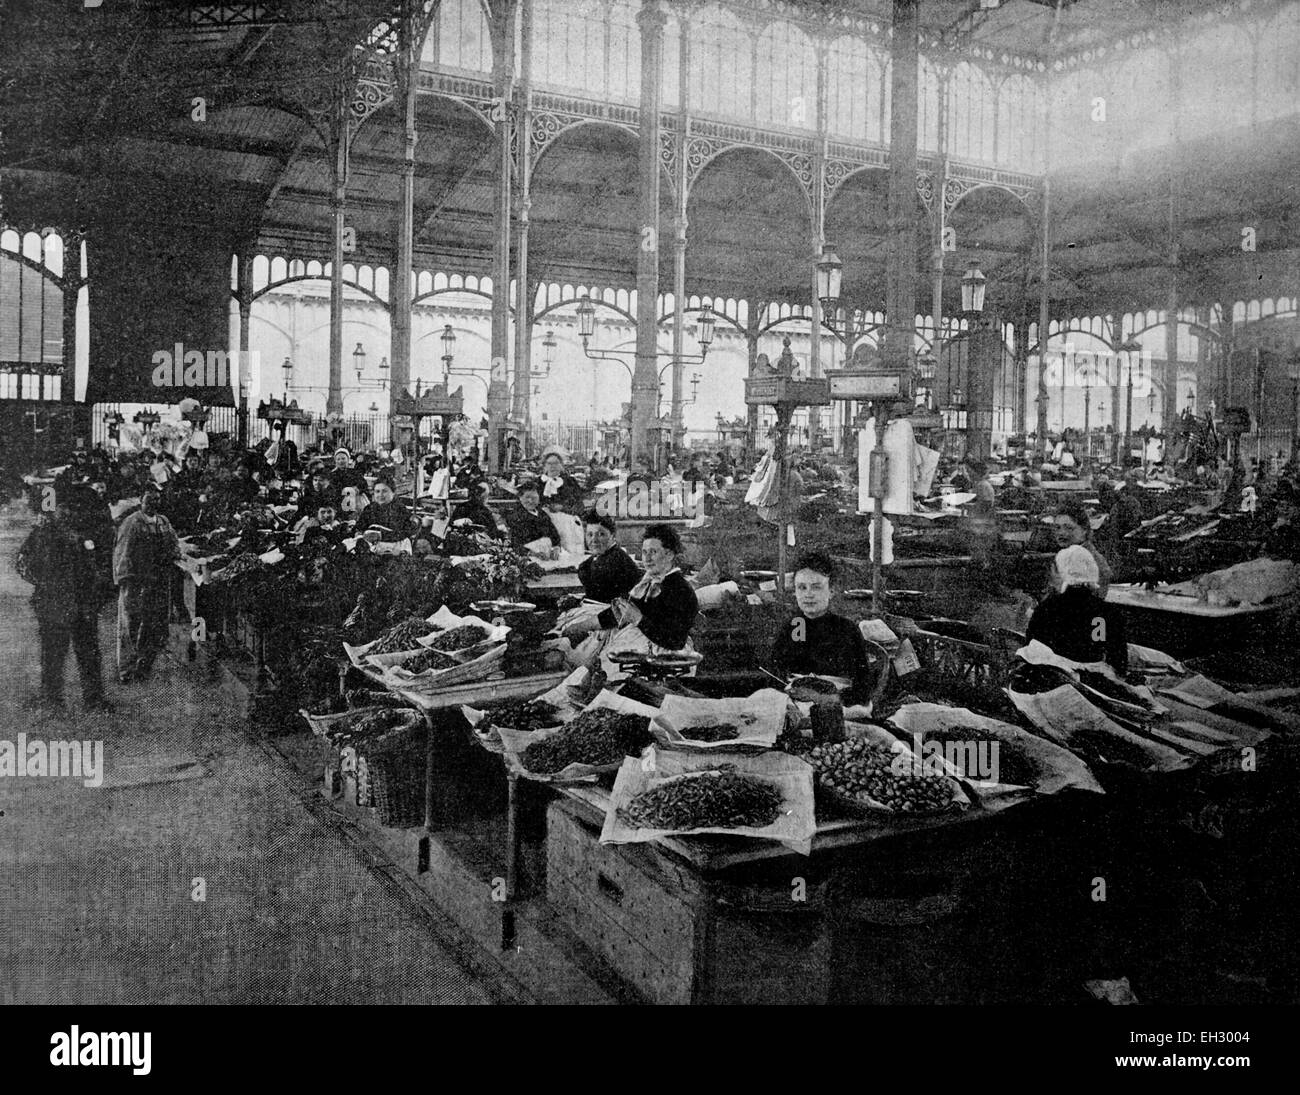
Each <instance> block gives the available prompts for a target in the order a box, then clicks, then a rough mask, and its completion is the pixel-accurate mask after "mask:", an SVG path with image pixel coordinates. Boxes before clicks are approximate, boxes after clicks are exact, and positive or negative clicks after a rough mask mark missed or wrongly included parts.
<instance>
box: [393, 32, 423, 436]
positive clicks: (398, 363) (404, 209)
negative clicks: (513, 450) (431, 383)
mask: <svg viewBox="0 0 1300 1095" xmlns="http://www.w3.org/2000/svg"><path fill="white" fill-rule="evenodd" d="M398 33H399V35H400V43H399V47H398V48H399V56H398V59H397V93H398V95H399V96H400V97H401V99H400V102H401V106H402V117H403V121H404V131H403V148H402V171H401V177H402V183H401V196H400V197H399V199H398V221H397V241H396V242H397V246H396V247H395V248H394V250H395V251H396V261H395V262H394V264H393V276H392V283H391V286H390V289H389V298H388V308H389V316H390V323H389V327H388V330H389V339H390V341H389V348H388V360H389V367H390V369H391V372H390V374H389V375H390V380H391V383H390V387H389V393H388V400H389V402H388V408H389V409H388V419H389V422H388V436H389V437H390V438H393V439H394V440H396V438H398V437H399V436H400V434H399V433H398V430H397V424H396V421H395V416H394V415H393V403H394V401H395V400H396V399H397V398H398V395H399V393H401V392H405V391H406V390H407V388H408V387H410V384H411V297H412V293H411V267H412V265H413V251H414V246H415V144H416V141H417V140H418V139H419V135H418V134H417V133H416V130H415V91H416V87H415V85H416V73H417V72H418V70H419V63H420V48H421V45H422V43H420V42H418V41H416V40H415V35H416V25H415V19H414V18H413V17H412V16H411V15H410V14H407V15H405V17H404V18H403V19H402V24H401V27H400V28H399V30H398Z"/></svg>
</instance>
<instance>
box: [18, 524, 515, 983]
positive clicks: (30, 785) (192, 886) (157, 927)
mask: <svg viewBox="0 0 1300 1095" xmlns="http://www.w3.org/2000/svg"><path fill="white" fill-rule="evenodd" d="M30 523H31V519H30V517H29V516H28V515H27V513H26V511H25V510H23V509H21V508H14V507H9V508H6V509H5V510H4V511H0V674H2V680H3V685H0V740H5V741H10V742H15V743H16V742H17V740H18V734H19V733H26V735H27V736H28V738H29V739H34V738H36V737H42V738H46V739H51V740H74V739H76V740H94V739H102V741H103V748H104V755H105V758H106V759H105V766H104V767H105V770H106V777H105V782H104V785H103V786H101V787H98V788H90V787H84V786H83V785H82V781H81V780H78V779H71V778H60V779H54V778H39V777H24V778H13V777H0V811H2V813H0V1002H3V1003H18V1004H54V1003H88V1004H89V1003H199V1002H203V1003H259V1002H265V1003H376V1004H378V1003H488V1002H490V999H489V996H488V993H487V991H486V989H485V988H484V987H482V986H481V985H479V984H476V983H475V982H474V980H473V979H472V977H471V975H470V974H469V973H468V972H466V971H465V970H463V969H462V968H461V966H460V965H458V964H457V962H456V961H455V960H454V958H453V957H452V955H451V954H450V953H449V952H448V951H447V950H446V949H444V948H443V947H442V946H441V945H440V944H439V942H438V941H437V940H436V939H435V937H434V936H433V935H432V934H431V932H430V930H429V928H428V926H427V924H425V923H422V922H421V919H420V916H419V913H418V910H416V909H414V908H412V907H411V906H410V905H408V904H407V903H406V902H405V901H404V900H402V898H401V897H400V896H398V895H397V894H395V893H393V892H392V890H390V889H389V888H388V887H386V886H385V885H384V884H383V883H382V882H381V880H380V879H379V878H378V877H377V876H376V875H375V874H374V873H372V871H370V870H368V869H367V868H366V866H364V865H363V863H362V862H361V861H360V859H359V858H358V856H357V855H356V854H355V853H354V852H353V851H352V850H350V848H349V847H348V846H347V845H346V844H345V843H344V841H343V840H342V839H341V837H340V836H338V835H337V834H335V833H333V832H330V831H329V830H328V829H326V828H325V827H323V826H322V825H321V824H319V823H318V822H317V821H315V820H314V819H313V817H312V816H311V814H310V813H309V812H308V811H307V810H306V809H305V808H304V807H303V805H302V804H301V803H300V802H299V801H298V800H297V799H295V798H294V797H293V794H292V792H291V791H290V790H289V789H288V788H287V787H286V785H285V782H284V779H283V778H282V776H281V775H280V774H279V773H278V772H277V770H276V768H275V766H274V764H273V763H272V761H271V760H269V759H268V758H267V757H266V756H265V755H264V754H263V753H262V751H261V750H260V749H258V748H257V746H256V745H255V744H253V743H251V742H249V741H248V740H247V739H246V738H245V737H244V736H243V734H242V732H241V721H242V712H241V711H239V710H237V709H236V708H235V707H234V705H233V701H232V700H231V698H230V697H229V696H228V695H227V694H224V693H223V692H222V690H221V689H220V688H219V686H218V680H217V679H216V678H215V677H214V676H212V675H210V671H209V670H207V669H205V668H203V666H204V662H203V661H202V660H200V661H199V662H197V663H194V664H187V663H185V662H184V659H183V657H182V658H181V659H180V660H174V659H172V658H168V657H164V658H161V659H159V663H158V664H157V666H156V667H155V672H154V676H153V679H152V680H151V681H150V682H148V683H147V684H143V685H140V684H137V685H128V686H119V685H117V684H116V683H113V682H115V679H116V674H115V672H114V669H115V661H114V656H113V654H114V645H113V643H114V638H113V628H112V626H111V619H112V614H111V613H110V612H106V613H105V615H104V616H103V618H102V620H101V628H100V642H101V650H102V651H103V653H104V677H105V680H106V681H108V682H110V683H109V695H110V697H111V699H112V700H113V702H114V703H115V704H116V705H117V711H116V712H114V713H113V714H111V715H108V716H98V717H93V718H92V717H89V716H87V715H86V714H83V713H82V712H81V710H80V688H79V685H78V683H77V680H76V667H75V662H74V660H73V658H72V657H71V654H69V664H68V667H67V685H66V692H65V697H66V699H67V701H68V707H69V711H70V712H71V715H70V717H69V718H67V719H66V720H62V721H60V720H57V719H53V718H51V717H50V716H49V715H46V714H34V713H31V712H28V711H26V710H25V709H24V707H23V701H24V700H25V698H26V697H27V696H28V695H29V694H30V693H32V692H34V691H35V690H36V689H37V686H38V684H39V655H38V649H37V644H36V629H35V622H34V619H33V616H32V613H31V608H30V605H29V601H28V598H29V597H30V593H31V587H30V586H28V585H26V584H25V583H24V582H22V581H21V580H20V579H19V578H18V577H17V575H16V574H15V572H14V565H13V557H14V553H15V552H16V551H17V549H18V547H19V545H20V544H21V542H22V538H23V536H25V535H26V531H27V529H28V528H29V527H30ZM192 761H199V762H201V765H202V768H201V769H196V768H193V767H188V768H187V767H186V765H187V762H192ZM197 770H201V771H204V772H206V773H207V774H203V775H201V776H200V777H199V778H183V779H175V777H176V776H178V775H186V774H187V773H189V772H192V771H197ZM168 776H170V777H172V781H171V782H166V781H164V782H159V779H160V778H162V779H164V780H165V779H166V778H167V777H168ZM114 783H116V784H117V786H113V784H114ZM196 879H202V880H203V882H202V886H203V888H204V889H205V890H206V893H205V895H204V896H206V900H203V901H197V900H195V899H194V897H195V896H196V894H197V892H198V885H199V884H198V883H197V882H196V881H195V880H196Z"/></svg>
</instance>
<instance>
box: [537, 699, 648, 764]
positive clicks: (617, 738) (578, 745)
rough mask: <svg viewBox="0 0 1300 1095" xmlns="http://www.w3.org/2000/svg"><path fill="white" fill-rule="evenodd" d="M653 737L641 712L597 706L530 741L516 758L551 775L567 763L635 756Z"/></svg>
mask: <svg viewBox="0 0 1300 1095" xmlns="http://www.w3.org/2000/svg"><path fill="white" fill-rule="evenodd" d="M653 740H654V738H653V737H651V735H650V720H649V719H647V718H646V717H645V716H643V715H632V714H628V713H626V712H623V711H611V710H610V709H609V708H604V707H598V708H594V709H592V710H590V711H584V712H583V713H582V714H581V715H579V716H578V717H577V718H576V719H574V720H573V721H572V722H570V723H568V724H566V725H565V726H564V727H563V728H561V729H560V730H558V731H556V732H555V733H554V734H551V735H550V736H549V737H546V738H544V739H543V740H542V741H535V742H533V743H532V744H531V745H529V746H528V747H527V748H526V749H525V750H524V751H523V752H522V753H520V754H519V760H520V761H521V763H522V764H523V766H524V767H525V768H527V769H528V770H529V771H530V772H537V773H538V774H540V775H551V774H553V773H555V772H560V771H562V770H563V769H565V768H567V767H568V766H569V765H570V764H590V765H593V766H597V767H599V766H603V765H606V764H617V763H618V762H619V761H621V760H622V759H623V758H624V757H625V756H638V755H639V754H640V752H641V750H642V749H644V748H645V747H646V746H647V745H649V744H650V743H651V742H652V741H653Z"/></svg>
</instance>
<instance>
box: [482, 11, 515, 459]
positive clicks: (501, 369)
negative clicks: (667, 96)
mask: <svg viewBox="0 0 1300 1095" xmlns="http://www.w3.org/2000/svg"><path fill="white" fill-rule="evenodd" d="M515 10H516V9H515V5H514V4H513V3H506V4H504V5H502V6H500V7H496V6H494V7H493V19H492V53H493V70H494V80H495V85H496V91H497V97H498V103H499V106H500V109H499V111H498V112H497V193H496V206H495V208H494V210H493V220H492V235H493V240H494V241H495V253H494V255H493V263H492V372H491V383H489V385H488V466H489V467H490V468H491V469H492V470H494V471H495V470H496V469H497V468H498V467H499V466H500V459H501V453H502V451H503V449H504V446H505V430H506V415H507V413H508V412H509V409H510V373H509V361H508V355H509V353H510V192H511V183H512V179H511V172H512V167H511V155H510V134H511V130H512V129H513V118H512V115H511V111H510V107H509V104H510V100H511V98H512V95H513V86H514V68H515V64H514V41H515V35H514V18H515ZM520 295H521V296H522V292H521V293H520Z"/></svg>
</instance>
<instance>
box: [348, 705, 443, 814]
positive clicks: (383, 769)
mask: <svg viewBox="0 0 1300 1095" xmlns="http://www.w3.org/2000/svg"><path fill="white" fill-rule="evenodd" d="M425 734H426V730H425V725H424V720H423V719H421V718H420V717H419V716H418V715H416V716H415V717H414V719H412V720H411V721H410V722H409V723H408V724H407V725H404V726H402V727H400V728H399V729H396V730H392V731H390V732H388V733H386V734H383V735H382V736H380V737H377V738H374V739H372V740H370V741H367V742H364V743H362V744H360V745H358V747H357V759H358V785H360V783H361V782H362V779H361V775H362V772H363V771H364V774H365V777H366V778H365V782H366V783H367V784H368V790H369V797H370V799H371V802H372V804H373V805H374V807H375V809H376V810H377V811H378V812H379V823H380V824H381V825H386V826H388V827H389V828H391V829H409V828H412V827H413V826H416V825H420V824H422V823H423V822H424V769H425ZM358 797H360V789H359V788H358Z"/></svg>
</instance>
